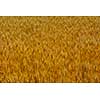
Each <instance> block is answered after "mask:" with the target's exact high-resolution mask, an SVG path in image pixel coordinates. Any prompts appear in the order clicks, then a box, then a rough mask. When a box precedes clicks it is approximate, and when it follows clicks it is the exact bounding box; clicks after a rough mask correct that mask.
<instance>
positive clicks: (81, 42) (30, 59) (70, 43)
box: [0, 17, 100, 83]
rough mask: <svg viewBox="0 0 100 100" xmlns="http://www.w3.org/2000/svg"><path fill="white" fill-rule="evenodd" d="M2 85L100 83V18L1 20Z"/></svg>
mask: <svg viewBox="0 0 100 100" xmlns="http://www.w3.org/2000/svg"><path fill="white" fill-rule="evenodd" d="M0 82H64V83H65V82H100V17H0Z"/></svg>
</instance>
